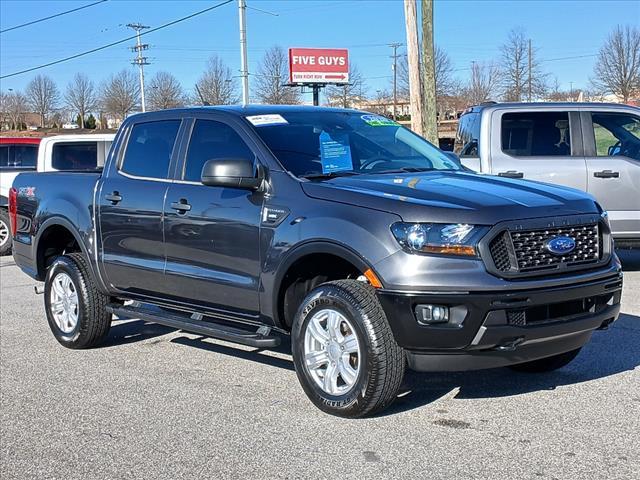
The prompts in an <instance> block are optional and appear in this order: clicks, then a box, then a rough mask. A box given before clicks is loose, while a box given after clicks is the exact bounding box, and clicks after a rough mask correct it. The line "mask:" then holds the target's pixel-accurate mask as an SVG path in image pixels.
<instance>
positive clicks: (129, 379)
mask: <svg viewBox="0 0 640 480" xmlns="http://www.w3.org/2000/svg"><path fill="white" fill-rule="evenodd" d="M622 258H623V261H624V265H625V271H626V274H625V290H624V295H623V300H622V311H623V312H624V313H623V315H622V316H621V318H620V320H619V321H618V322H617V323H616V324H615V325H614V326H612V327H611V328H610V329H609V330H608V331H605V332H596V333H595V335H594V338H593V339H592V341H591V343H590V344H589V345H588V346H587V347H586V348H585V349H583V351H582V353H581V354H580V355H579V356H578V358H577V359H576V360H575V361H574V362H573V363H572V364H570V365H569V366H567V367H565V368H563V369H561V370H559V371H557V372H555V373H552V374H546V375H525V374H518V373H515V372H512V371H510V370H508V369H494V370H488V371H483V372H468V373H456V374H435V375H434V374H415V373H409V375H408V376H407V379H406V381H405V385H404V388H403V393H402V396H401V398H399V399H398V401H397V402H396V404H395V405H394V406H393V407H392V408H391V409H390V410H388V411H386V412H384V414H383V415H382V416H378V417H375V418H369V419H364V420H344V419H339V418H334V417H330V416H327V415H325V414H323V413H321V412H320V411H319V410H317V409H316V408H315V407H313V405H312V404H311V403H310V402H309V401H308V400H307V398H306V397H305V395H304V393H303V391H302V389H301V387H300V386H299V385H298V382H297V379H296V376H295V373H294V371H293V364H292V362H291V358H290V356H289V355H288V353H287V346H286V345H285V347H283V348H281V349H280V350H278V351H262V352H255V351H252V349H248V348H244V347H236V346H232V345H231V344H227V343H224V342H220V341H216V340H211V339H204V338H202V337H199V336H197V335H191V334H185V333H183V332H180V331H174V330H171V329H169V328H165V327H161V326H158V325H154V324H146V323H143V322H140V321H137V320H129V321H126V322H123V321H120V322H115V323H114V326H113V327H112V330H111V334H110V336H109V339H108V342H107V344H106V345H105V346H104V347H103V348H99V349H95V350H88V351H71V350H66V349H64V348H63V347H61V346H60V345H59V344H58V343H57V342H56V341H55V340H54V338H53V336H52V335H51V334H50V332H49V327H48V326H47V323H46V319H45V314H44V311H43V306H42V303H43V298H42V296H37V295H35V294H34V291H33V285H34V282H33V281H32V280H31V279H29V278H28V277H27V276H26V275H23V274H22V273H21V272H20V271H19V270H18V268H17V267H16V266H15V265H14V263H13V259H12V258H11V257H3V258H0V387H1V396H0V448H1V466H0V478H2V479H3V480H4V479H13V478H20V479H24V478H38V479H45V478H60V479H93V478H109V479H111V478H171V479H174V478H216V479H218V478H350V477H356V478H414V477H417V478H452V477H454V476H455V477H457V478H521V479H528V478H531V479H547V478H548V479H552V478H557V479H563V478H608V479H613V478H619V479H631V478H640V460H639V459H640V367H639V365H640V252H623V253H622ZM285 343H286V342H285Z"/></svg>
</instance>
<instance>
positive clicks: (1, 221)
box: [0, 208, 13, 257]
mask: <svg viewBox="0 0 640 480" xmlns="http://www.w3.org/2000/svg"><path fill="white" fill-rule="evenodd" d="M9 225H10V223H9V214H8V213H7V211H6V210H5V209H4V208H0V257H1V256H3V255H9V254H10V253H11V246H12V245H13V240H12V238H11V228H10V226H9Z"/></svg>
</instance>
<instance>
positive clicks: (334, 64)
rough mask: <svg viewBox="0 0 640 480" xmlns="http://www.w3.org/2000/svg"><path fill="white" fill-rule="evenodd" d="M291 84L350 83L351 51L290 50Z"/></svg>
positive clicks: (333, 49) (324, 49)
mask: <svg viewBox="0 0 640 480" xmlns="http://www.w3.org/2000/svg"><path fill="white" fill-rule="evenodd" d="M289 81H290V82H291V83H349V51H348V50H346V49H343V48H290V49H289Z"/></svg>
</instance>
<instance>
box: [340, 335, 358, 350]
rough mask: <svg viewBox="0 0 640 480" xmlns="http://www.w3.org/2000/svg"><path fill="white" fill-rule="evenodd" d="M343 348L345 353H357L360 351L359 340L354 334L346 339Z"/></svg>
mask: <svg viewBox="0 0 640 480" xmlns="http://www.w3.org/2000/svg"><path fill="white" fill-rule="evenodd" d="M342 347H343V348H344V352H345V353H356V352H357V351H358V339H357V338H356V336H355V335H354V334H353V333H352V334H350V335H347V336H346V337H344V340H343V342H342Z"/></svg>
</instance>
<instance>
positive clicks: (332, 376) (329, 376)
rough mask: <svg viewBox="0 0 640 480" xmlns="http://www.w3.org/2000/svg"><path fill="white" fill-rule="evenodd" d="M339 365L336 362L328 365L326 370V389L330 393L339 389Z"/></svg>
mask: <svg viewBox="0 0 640 480" xmlns="http://www.w3.org/2000/svg"><path fill="white" fill-rule="evenodd" d="M338 373H339V372H338V366H337V365H336V364H335V363H333V362H332V363H330V364H329V365H327V369H326V370H325V372H324V390H325V391H326V392H328V393H330V394H334V393H336V391H337V390H338Z"/></svg>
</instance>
